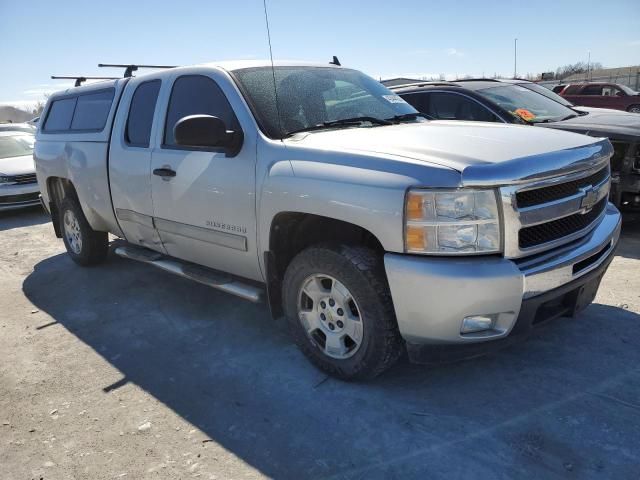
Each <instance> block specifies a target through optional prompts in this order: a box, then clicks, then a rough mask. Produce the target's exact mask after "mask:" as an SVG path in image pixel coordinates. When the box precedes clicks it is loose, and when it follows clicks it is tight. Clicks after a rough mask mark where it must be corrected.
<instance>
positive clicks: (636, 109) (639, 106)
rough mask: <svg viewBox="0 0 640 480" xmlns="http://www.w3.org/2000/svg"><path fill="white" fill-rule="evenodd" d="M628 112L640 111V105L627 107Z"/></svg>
mask: <svg viewBox="0 0 640 480" xmlns="http://www.w3.org/2000/svg"><path fill="white" fill-rule="evenodd" d="M627 112H629V113H640V105H630V106H629V107H628V108H627Z"/></svg>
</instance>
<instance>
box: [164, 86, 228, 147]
mask: <svg viewBox="0 0 640 480" xmlns="http://www.w3.org/2000/svg"><path fill="white" fill-rule="evenodd" d="M198 114H203V115H213V116H214V117H218V118H219V119H220V120H222V121H224V123H225V125H226V126H227V128H228V129H230V130H239V128H240V125H239V124H238V119H237V118H236V116H235V114H234V113H233V109H232V108H231V105H229V102H228V101H227V97H226V96H225V95H224V93H223V92H222V90H220V87H219V86H218V84H217V83H216V82H214V81H213V80H212V79H211V78H209V77H204V76H202V75H187V76H184V77H180V78H178V79H177V80H176V81H175V83H174V84H173V89H172V91H171V99H170V100H169V110H168V111H167V121H166V124H165V131H164V145H166V146H170V147H174V146H177V145H176V141H175V138H174V137H173V127H174V126H175V124H176V123H177V122H178V120H180V119H181V118H183V117H186V116H187V115H198ZM180 148H182V147H180Z"/></svg>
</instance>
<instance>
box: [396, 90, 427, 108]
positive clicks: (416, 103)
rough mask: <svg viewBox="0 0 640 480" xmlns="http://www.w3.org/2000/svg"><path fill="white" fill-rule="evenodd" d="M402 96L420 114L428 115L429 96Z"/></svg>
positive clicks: (410, 94) (423, 94)
mask: <svg viewBox="0 0 640 480" xmlns="http://www.w3.org/2000/svg"><path fill="white" fill-rule="evenodd" d="M400 96H401V97H402V98H403V99H404V100H406V101H407V102H408V103H409V104H410V105H411V106H412V107H413V108H415V109H416V110H418V111H419V112H422V113H427V112H428V111H429V94H427V93H407V94H404V95H402V94H401V95H400Z"/></svg>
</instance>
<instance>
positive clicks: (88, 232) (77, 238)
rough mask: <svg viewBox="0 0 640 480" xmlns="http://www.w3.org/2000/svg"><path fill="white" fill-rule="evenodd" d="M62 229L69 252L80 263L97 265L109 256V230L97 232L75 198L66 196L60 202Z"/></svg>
mask: <svg viewBox="0 0 640 480" xmlns="http://www.w3.org/2000/svg"><path fill="white" fill-rule="evenodd" d="M59 213H60V216H59V218H60V231H61V232H62V239H63V241H64V246H65V247H66V249H67V253H68V254H69V256H70V257H71V259H72V260H73V261H74V262H76V263H77V264H78V265H82V266H84V267H86V266H90V265H96V264H98V263H101V262H103V261H104V260H105V259H106V258H107V253H108V252H109V239H108V237H107V232H96V231H95V230H93V229H92V228H91V226H90V225H89V222H87V219H86V217H85V216H84V213H83V212H82V208H80V205H79V204H78V202H77V201H76V200H75V199H72V198H70V197H66V198H65V199H64V200H63V201H62V203H61V204H60V212H59Z"/></svg>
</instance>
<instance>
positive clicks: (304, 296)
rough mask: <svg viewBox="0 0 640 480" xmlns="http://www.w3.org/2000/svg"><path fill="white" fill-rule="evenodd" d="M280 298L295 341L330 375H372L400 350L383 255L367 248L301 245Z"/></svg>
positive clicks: (350, 377) (383, 367) (401, 342)
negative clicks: (301, 247) (304, 247)
mask: <svg viewBox="0 0 640 480" xmlns="http://www.w3.org/2000/svg"><path fill="white" fill-rule="evenodd" d="M283 303H284V308H285V313H286V316H287V319H288V322H289V327H290V330H291V333H292V336H293V338H294V340H295V342H296V344H297V345H298V347H299V348H300V349H301V350H302V352H303V353H304V354H305V355H306V356H307V358H309V360H310V361H311V362H312V363H313V364H314V365H315V366H317V367H318V368H319V369H321V370H322V371H324V372H326V373H328V374H330V375H333V376H335V377H338V378H341V379H344V380H352V379H367V378H373V377H375V376H377V375H380V374H381V373H383V372H384V371H386V370H387V369H389V368H391V366H392V365H393V364H394V363H395V362H396V361H397V360H398V358H399V357H400V355H401V354H402V351H403V341H402V338H401V337H400V333H399V331H398V325H397V322H396V318H395V314H394V310H393V303H392V300H391V294H390V292H389V287H388V284H387V279H386V275H385V272H384V265H383V262H382V256H381V255H379V254H378V253H377V252H375V251H373V250H371V249H368V248H364V247H352V246H346V245H341V246H336V247H333V246H314V247H309V248H307V249H305V250H303V251H302V252H301V253H299V254H298V255H297V256H296V257H295V258H294V259H293V260H292V261H291V263H290V264H289V266H288V267H287V271H286V273H285V276H284V282H283Z"/></svg>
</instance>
